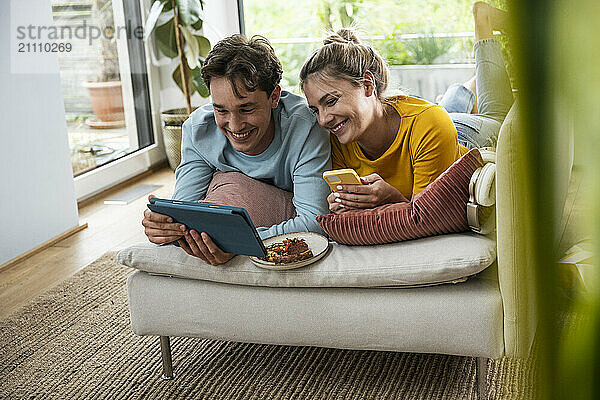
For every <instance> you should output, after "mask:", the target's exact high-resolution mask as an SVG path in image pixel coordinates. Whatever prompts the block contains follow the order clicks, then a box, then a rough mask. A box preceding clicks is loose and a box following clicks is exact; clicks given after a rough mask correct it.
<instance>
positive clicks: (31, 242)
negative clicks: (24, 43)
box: [0, 0, 78, 264]
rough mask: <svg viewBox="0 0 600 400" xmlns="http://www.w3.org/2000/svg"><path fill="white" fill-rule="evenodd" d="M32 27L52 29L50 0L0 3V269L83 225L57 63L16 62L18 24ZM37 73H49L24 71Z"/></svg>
mask: <svg viewBox="0 0 600 400" xmlns="http://www.w3.org/2000/svg"><path fill="white" fill-rule="evenodd" d="M11 8H12V10H11ZM11 12H12V16H11ZM28 24H32V25H43V26H50V25H52V13H51V5H50V1H48V0H27V1H22V0H18V1H17V0H13V1H8V0H2V1H1V2H0V46H1V47H0V52H1V55H0V88H1V91H0V92H1V94H0V110H2V125H3V126H2V133H1V134H0V151H1V156H0V174H1V176H2V179H1V181H0V199H1V203H2V205H1V206H0V221H2V222H1V223H0V225H1V227H2V228H1V229H0V264H3V263H5V262H6V261H9V260H11V259H13V258H14V257H16V256H19V255H21V254H23V253H25V252H27V251H29V250H30V249H32V248H34V247H36V246H38V245H40V244H42V243H44V242H46V241H48V240H49V239H51V238H53V237H55V236H57V235H59V234H61V233H63V232H65V231H66V230H68V229H70V228H72V227H74V226H76V225H77V224H78V215H77V204H76V201H75V194H74V188H73V174H72V171H71V161H70V155H69V146H68V141H67V127H66V123H65V114H64V104H63V99H62V93H61V88H60V80H59V75H58V58H57V57H56V54H52V53H45V54H38V55H37V56H35V57H33V58H31V59H30V60H35V61H31V62H30V64H29V67H27V68H25V67H24V66H23V65H20V64H19V63H18V62H16V63H15V61H16V59H13V57H16V55H17V54H18V53H16V49H13V48H12V46H11V38H13V42H14V38H15V36H16V26H18V25H28ZM24 56H25V57H26V56H27V55H24ZM20 61H23V60H20ZM11 62H12V63H13V66H14V67H16V70H15V72H18V73H12V72H11ZM25 62H27V60H25ZM38 67H39V68H38ZM36 68H38V71H42V72H43V71H45V72H46V73H40V72H38V73H22V72H24V71H26V70H27V69H29V71H31V70H33V69H36Z"/></svg>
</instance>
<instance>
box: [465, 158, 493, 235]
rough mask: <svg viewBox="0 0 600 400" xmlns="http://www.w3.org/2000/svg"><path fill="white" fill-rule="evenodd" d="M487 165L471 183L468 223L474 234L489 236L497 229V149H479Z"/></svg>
mask: <svg viewBox="0 0 600 400" xmlns="http://www.w3.org/2000/svg"><path fill="white" fill-rule="evenodd" d="M479 153H480V154H481V158H482V159H483V162H484V163H485V164H484V166H483V167H479V168H477V169H476V170H475V172H473V175H472V176H471V181H470V182H469V201H468V203H467V221H468V223H469V228H471V230H472V231H473V232H477V233H481V234H484V235H485V234H487V233H490V232H491V231H493V230H494V228H495V227H496V207H495V205H496V149H494V148H491V147H484V148H481V149H479Z"/></svg>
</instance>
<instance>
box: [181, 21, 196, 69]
mask: <svg viewBox="0 0 600 400" xmlns="http://www.w3.org/2000/svg"><path fill="white" fill-rule="evenodd" d="M180 30H181V33H182V34H183V37H184V38H185V44H186V47H185V58H187V62H188V66H189V67H190V69H194V68H196V67H197V66H198V59H199V58H200V46H199V45H198V41H197V40H196V39H195V38H194V35H192V33H191V32H190V31H189V30H188V28H186V27H185V26H182V27H180Z"/></svg>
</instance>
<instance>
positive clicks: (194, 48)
mask: <svg viewBox="0 0 600 400" xmlns="http://www.w3.org/2000/svg"><path fill="white" fill-rule="evenodd" d="M203 6H204V4H203V1H202V0H155V1H154V2H153V3H152V7H151V9H150V12H149V14H148V18H147V19H146V24H145V27H144V39H145V40H148V39H149V38H150V36H151V35H152V34H153V36H154V39H155V42H156V44H157V47H158V49H159V50H160V52H161V53H162V54H163V55H165V56H166V57H168V58H171V59H174V58H178V60H179V63H178V65H177V67H176V68H175V70H174V71H173V73H172V75H171V76H172V77H173V80H174V81H175V83H176V84H177V86H178V87H179V89H180V90H181V91H182V92H183V95H184V97H185V102H186V106H185V107H183V108H177V109H171V110H166V111H163V112H162V113H161V119H162V120H163V122H164V127H163V139H164V143H165V149H166V152H167V159H168V161H169V165H170V166H171V168H173V169H175V168H177V166H178V165H179V163H180V162H181V125H182V124H183V122H184V121H185V120H186V119H187V118H188V116H189V115H190V113H191V112H192V111H193V110H192V105H191V101H190V98H191V96H192V95H193V94H194V93H195V92H198V94H199V95H200V96H202V97H208V96H209V93H208V88H207V87H206V85H205V84H204V81H203V80H202V76H201V74H200V69H201V68H202V65H203V63H204V59H205V57H206V55H207V54H208V52H209V51H210V47H211V46H210V42H209V41H208V39H207V38H206V37H204V36H203V35H201V34H200V33H199V30H200V29H201V28H202V23H203V12H202V8H203Z"/></svg>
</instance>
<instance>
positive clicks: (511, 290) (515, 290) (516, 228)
mask: <svg viewBox="0 0 600 400" xmlns="http://www.w3.org/2000/svg"><path fill="white" fill-rule="evenodd" d="M519 113H520V109H519V101H518V98H517V100H515V103H514V104H513V106H512V108H511V109H510V111H509V113H508V115H507V116H506V119H505V121H504V123H503V124H502V127H501V129H500V134H499V136H498V144H497V153H496V157H497V159H496V227H497V241H498V280H499V285H500V292H501V294H502V300H503V307H504V348H505V353H506V355H508V356H513V357H523V356H527V354H528V353H529V350H530V348H531V344H532V343H533V338H534V335H535V329H536V325H537V317H536V305H535V277H534V272H535V271H534V267H533V260H532V259H531V251H529V250H530V249H531V248H532V233H531V232H532V226H533V224H534V223H535V222H534V221H533V220H532V218H531V217H530V216H529V215H527V211H526V207H524V206H523V205H524V204H526V202H527V196H528V193H529V191H530V190H533V189H534V187H535V185H534V184H533V183H532V182H528V181H527V179H528V177H527V176H528V175H527V174H526V173H525V172H526V169H525V166H524V165H523V164H524V162H525V161H526V157H527V154H524V150H523V149H524V146H523V135H522V134H521V132H520V126H519ZM572 134H573V132H572V131H571V130H566V131H561V132H559V131H558V130H557V135H556V137H555V140H556V146H555V149H556V154H555V156H554V159H555V161H556V162H555V165H554V168H555V171H554V173H555V179H556V189H557V193H556V201H557V203H558V204H557V207H558V208H560V209H561V210H562V207H563V204H564V201H565V197H566V191H567V187H568V181H569V177H570V173H571V167H572V163H573V157H572V154H573V145H572V143H573V141H572ZM558 219H560V218H558ZM557 228H558V227H557ZM559 230H560V229H559Z"/></svg>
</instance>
